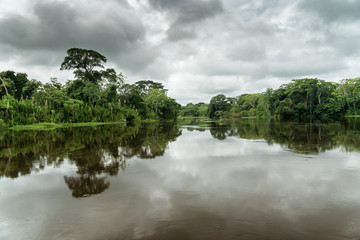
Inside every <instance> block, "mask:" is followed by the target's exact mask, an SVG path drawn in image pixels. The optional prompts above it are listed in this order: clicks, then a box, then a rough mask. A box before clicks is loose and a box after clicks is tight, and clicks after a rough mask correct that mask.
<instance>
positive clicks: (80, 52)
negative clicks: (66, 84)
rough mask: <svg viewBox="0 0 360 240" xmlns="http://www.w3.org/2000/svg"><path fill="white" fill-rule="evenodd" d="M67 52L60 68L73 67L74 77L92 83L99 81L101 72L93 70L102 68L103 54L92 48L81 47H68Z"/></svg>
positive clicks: (67, 68) (68, 68)
mask: <svg viewBox="0 0 360 240" xmlns="http://www.w3.org/2000/svg"><path fill="white" fill-rule="evenodd" d="M67 54H68V56H66V57H65V58H64V61H63V62H62V64H61V67H60V70H71V69H75V71H74V74H75V77H77V78H78V79H80V80H84V81H87V82H93V83H98V82H99V81H100V79H101V72H99V71H97V70H95V68H96V67H98V68H104V66H103V63H105V62H106V57H105V56H103V55H101V54H100V53H98V52H96V51H94V50H89V49H83V48H70V49H69V50H67Z"/></svg>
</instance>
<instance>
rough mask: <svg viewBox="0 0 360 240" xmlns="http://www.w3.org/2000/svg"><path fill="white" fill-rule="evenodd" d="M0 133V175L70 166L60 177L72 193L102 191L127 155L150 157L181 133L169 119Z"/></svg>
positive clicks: (121, 165) (124, 165)
mask: <svg viewBox="0 0 360 240" xmlns="http://www.w3.org/2000/svg"><path fill="white" fill-rule="evenodd" d="M21 133H22V134H19V132H13V131H6V132H2V133H0V140H1V142H0V144H1V145H0V177H10V178H17V177H19V176H24V175H28V174H31V173H32V172H36V171H40V170H41V169H44V168H45V166H54V167H60V166H61V165H62V163H63V162H64V159H68V160H69V162H70V163H71V164H74V165H76V167H77V172H76V175H75V176H64V180H65V183H66V184H67V186H68V187H69V189H70V190H71V191H72V195H73V196H74V197H76V198H78V197H86V196H90V195H93V194H98V193H101V192H103V191H105V190H106V189H107V188H109V186H110V182H109V180H108V176H111V175H116V174H118V172H119V170H120V169H122V170H125V168H126V161H127V159H129V158H132V157H135V156H137V157H139V158H144V159H145V158H146V159H147V158H155V157H156V156H161V155H163V154H164V153H165V150H166V147H167V145H168V143H169V142H171V141H175V140H176V138H177V137H178V136H180V135H181V130H180V129H179V127H177V126H176V125H175V124H166V123H157V124H145V125H135V126H131V127H127V126H121V125H105V126H98V127H81V128H63V129H56V130H50V131H23V132H21Z"/></svg>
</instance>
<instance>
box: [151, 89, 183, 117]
mask: <svg viewBox="0 0 360 240" xmlns="http://www.w3.org/2000/svg"><path fill="white" fill-rule="evenodd" d="M145 103H146V105H147V106H148V107H149V108H150V109H151V110H152V111H154V113H155V114H156V116H157V117H158V118H160V119H167V120H176V118H177V116H178V113H179V110H180V107H181V106H180V104H178V103H177V102H176V101H175V99H173V98H170V97H168V96H166V94H165V93H164V92H163V91H161V90H159V89H152V90H151V91H150V92H149V94H148V95H147V96H146V97H145Z"/></svg>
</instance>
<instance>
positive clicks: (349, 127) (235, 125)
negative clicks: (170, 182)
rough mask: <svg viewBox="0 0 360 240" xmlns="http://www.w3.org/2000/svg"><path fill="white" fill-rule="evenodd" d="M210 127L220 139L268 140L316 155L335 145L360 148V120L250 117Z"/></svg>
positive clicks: (212, 124)
mask: <svg viewBox="0 0 360 240" xmlns="http://www.w3.org/2000/svg"><path fill="white" fill-rule="evenodd" d="M209 127H210V133H211V135H212V136H213V137H214V138H216V139H219V140H224V139H226V138H228V137H238V138H243V139H251V140H265V141H266V142H267V143H268V144H269V145H272V144H280V145H281V146H282V147H283V148H286V149H289V150H291V151H294V152H296V153H302V154H316V153H320V152H325V151H328V150H331V149H334V148H336V147H342V148H343V149H345V150H346V151H348V152H351V151H359V150H360V134H358V133H359V132H360V121H359V120H356V119H347V121H344V122H342V123H340V122H337V123H331V124H320V123H295V122H280V121H276V120H259V119H247V120H241V121H231V122H226V123H220V124H219V123H211V124H209ZM195 129H197V128H195Z"/></svg>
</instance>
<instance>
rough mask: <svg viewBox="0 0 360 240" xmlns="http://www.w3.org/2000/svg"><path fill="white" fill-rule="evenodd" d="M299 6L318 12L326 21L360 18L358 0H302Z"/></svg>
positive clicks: (359, 3)
mask: <svg viewBox="0 0 360 240" xmlns="http://www.w3.org/2000/svg"><path fill="white" fill-rule="evenodd" d="M299 6H300V8H302V9H304V10H305V11H310V12H312V13H315V14H317V15H318V16H319V17H320V18H322V19H323V20H324V21H337V20H347V21H350V20H360V2H359V1H356V0H355V1H354V0H328V1H313V0H302V1H300V4H299Z"/></svg>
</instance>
